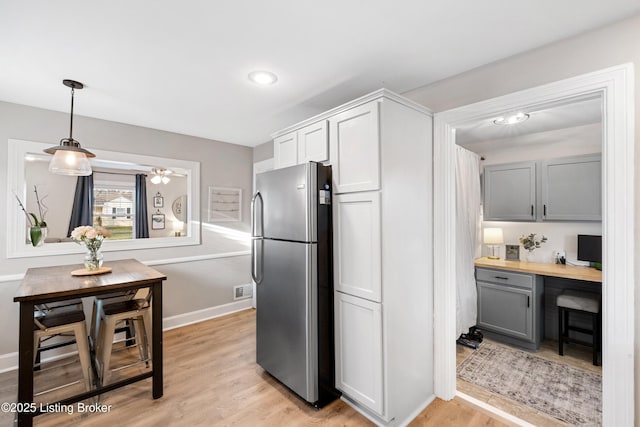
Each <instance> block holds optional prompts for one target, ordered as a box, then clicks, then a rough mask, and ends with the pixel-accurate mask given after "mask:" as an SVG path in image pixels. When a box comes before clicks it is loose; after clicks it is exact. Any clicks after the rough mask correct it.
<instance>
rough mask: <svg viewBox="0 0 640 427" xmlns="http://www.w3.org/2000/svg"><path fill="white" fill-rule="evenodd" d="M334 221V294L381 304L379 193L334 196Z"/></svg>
mask: <svg viewBox="0 0 640 427" xmlns="http://www.w3.org/2000/svg"><path fill="white" fill-rule="evenodd" d="M333 221H334V226H333V239H334V245H333V259H334V261H333V268H334V270H335V274H334V278H335V280H334V286H335V289H336V291H340V292H344V293H347V294H350V295H355V296H357V297H361V298H366V299H368V300H371V301H376V302H380V301H381V293H380V290H381V278H380V277H381V270H380V269H381V255H380V254H381V247H380V193H379V192H365V193H355V194H340V195H337V196H335V197H334V202H333Z"/></svg>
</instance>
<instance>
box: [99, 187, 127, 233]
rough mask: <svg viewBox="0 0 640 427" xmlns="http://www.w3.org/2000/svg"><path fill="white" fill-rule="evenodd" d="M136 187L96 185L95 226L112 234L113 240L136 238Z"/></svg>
mask: <svg viewBox="0 0 640 427" xmlns="http://www.w3.org/2000/svg"><path fill="white" fill-rule="evenodd" d="M135 200H136V197H135V187H133V186H128V185H122V184H119V185H113V184H111V185H109V184H107V183H94V187H93V224H94V225H99V226H101V227H104V228H106V229H107V230H109V231H110V232H111V237H110V239H111V240H124V239H133V238H134V236H135V232H134V224H135V221H134V219H135Z"/></svg>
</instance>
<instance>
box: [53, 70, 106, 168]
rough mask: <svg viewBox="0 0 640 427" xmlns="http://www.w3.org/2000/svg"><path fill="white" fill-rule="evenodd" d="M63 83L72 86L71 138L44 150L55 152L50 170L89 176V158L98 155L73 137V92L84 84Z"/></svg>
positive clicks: (69, 81)
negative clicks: (81, 145) (83, 146)
mask: <svg viewBox="0 0 640 427" xmlns="http://www.w3.org/2000/svg"><path fill="white" fill-rule="evenodd" d="M62 84H64V85H65V86H67V87H70V88H71V121H70V124H69V138H63V139H61V140H60V145H56V146H55V147H50V148H47V149H46V150H44V152H45V153H48V154H53V159H51V162H50V163H49V172H51V173H55V174H58V175H71V176H88V175H91V173H92V171H91V165H90V164H89V158H90V157H95V156H96V155H95V154H93V153H92V152H90V151H88V150H85V149H84V148H82V147H80V143H79V142H78V141H76V140H75V139H73V93H74V90H75V89H82V88H83V87H84V85H83V84H82V83H80V82H77V81H75V80H63V81H62Z"/></svg>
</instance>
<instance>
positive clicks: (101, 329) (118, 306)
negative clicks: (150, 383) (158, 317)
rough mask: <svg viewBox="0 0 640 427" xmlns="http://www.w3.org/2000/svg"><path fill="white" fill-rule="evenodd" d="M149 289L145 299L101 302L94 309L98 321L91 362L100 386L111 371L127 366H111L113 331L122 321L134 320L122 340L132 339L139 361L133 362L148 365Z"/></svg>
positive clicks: (149, 349) (149, 353) (108, 378)
mask: <svg viewBox="0 0 640 427" xmlns="http://www.w3.org/2000/svg"><path fill="white" fill-rule="evenodd" d="M151 297H152V294H151V291H149V292H148V294H147V296H146V298H137V299H129V300H123V301H117V302H110V303H104V304H102V306H101V307H100V310H99V311H98V312H97V317H98V320H97V322H98V323H99V325H98V336H97V337H96V340H95V343H96V346H95V362H96V370H97V372H98V378H99V380H100V383H101V384H102V385H106V384H108V383H109V381H110V379H111V374H112V373H113V371H114V370H116V369H117V370H119V369H124V368H127V367H129V366H131V365H126V366H121V367H118V368H116V369H112V367H111V356H112V350H113V344H114V338H115V334H116V332H117V330H118V325H119V324H122V323H124V322H128V323H134V324H135V327H134V328H133V330H134V331H135V334H134V335H133V336H132V337H131V338H129V339H125V340H124V341H125V342H126V341H129V340H135V345H136V346H137V347H138V352H139V356H140V360H139V361H138V362H136V363H134V364H138V363H145V364H146V365H147V366H148V365H149V360H151V353H152V349H151V345H150V343H149V341H150V340H149V334H150V333H151V330H152V329H151V326H152V325H151Z"/></svg>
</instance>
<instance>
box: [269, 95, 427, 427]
mask: <svg viewBox="0 0 640 427" xmlns="http://www.w3.org/2000/svg"><path fill="white" fill-rule="evenodd" d="M273 137H274V164H275V165H276V166H275V167H276V168H278V167H285V166H289V165H292V164H296V163H303V162H306V161H309V160H314V161H319V162H323V163H325V164H330V165H331V166H332V174H333V188H332V192H333V202H332V203H333V259H334V262H333V269H334V289H335V290H334V293H335V305H334V311H335V339H336V354H335V357H336V388H338V389H339V390H340V391H341V392H342V393H343V399H344V400H345V401H346V402H347V403H349V404H350V405H352V406H353V407H355V408H356V409H357V410H359V411H360V412H361V413H363V414H364V415H365V416H367V417H368V418H369V419H371V420H372V421H374V422H375V423H376V424H378V425H405V424H407V423H408V422H409V421H410V420H411V419H413V418H414V417H415V416H416V415H418V414H419V413H420V411H421V410H422V409H423V408H424V407H425V406H426V405H427V404H428V403H429V402H430V401H431V400H432V399H433V395H434V393H433V247H432V246H433V245H432V233H433V217H432V210H433V209H432V205H433V202H432V200H433V185H432V182H433V181H432V139H433V134H432V114H431V112H430V111H429V110H427V109H426V108H424V107H423V106H420V105H418V104H415V103H414V102H412V101H410V100H407V99H405V98H403V97H401V96H399V95H397V94H395V93H393V92H390V91H388V90H385V89H380V90H378V91H376V92H373V93H371V94H369V95H365V96H363V97H361V98H358V99H356V100H354V101H351V102H349V103H346V104H344V105H342V106H339V107H337V108H334V109H332V110H330V111H327V112H325V113H323V114H320V115H318V116H315V117H312V118H310V119H308V120H305V121H304V122H302V123H299V124H298V125H294V126H291V127H289V128H287V129H285V130H283V131H280V132H277V133H276V134H274V135H273ZM323 141H324V142H325V144H324V145H323V144H322V142H323ZM327 153H328V161H327ZM310 154H311V155H310ZM314 156H315V157H314ZM294 159H295V160H294Z"/></svg>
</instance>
